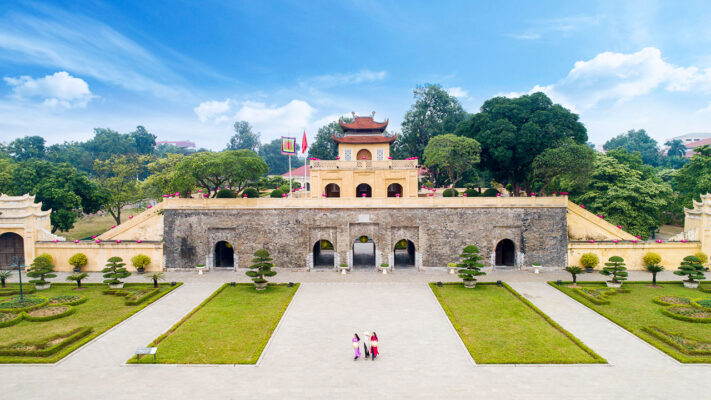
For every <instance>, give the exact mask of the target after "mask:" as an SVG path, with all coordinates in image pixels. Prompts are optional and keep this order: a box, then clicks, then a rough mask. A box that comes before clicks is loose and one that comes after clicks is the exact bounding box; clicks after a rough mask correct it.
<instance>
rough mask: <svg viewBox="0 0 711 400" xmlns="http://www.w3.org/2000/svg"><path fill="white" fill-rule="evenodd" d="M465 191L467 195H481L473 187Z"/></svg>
mask: <svg viewBox="0 0 711 400" xmlns="http://www.w3.org/2000/svg"><path fill="white" fill-rule="evenodd" d="M465 193H466V194H467V197H477V196H480V195H481V193H479V191H478V190H476V189H474V188H472V189H467V191H466V192H465Z"/></svg>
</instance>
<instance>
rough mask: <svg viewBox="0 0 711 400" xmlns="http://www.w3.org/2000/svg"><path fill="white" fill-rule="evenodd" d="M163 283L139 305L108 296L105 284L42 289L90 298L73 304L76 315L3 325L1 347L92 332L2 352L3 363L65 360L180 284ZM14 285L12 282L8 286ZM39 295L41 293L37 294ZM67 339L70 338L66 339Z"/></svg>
mask: <svg viewBox="0 0 711 400" xmlns="http://www.w3.org/2000/svg"><path fill="white" fill-rule="evenodd" d="M180 285H181V284H180V283H179V284H177V285H176V286H169V285H168V284H163V285H161V286H160V288H161V290H160V293H159V294H157V295H156V296H153V297H151V298H150V300H148V301H146V302H145V303H142V304H141V305H138V306H127V305H126V304H124V303H125V300H124V298H122V297H117V296H107V295H105V294H102V292H103V291H104V290H105V289H106V288H107V285H106V284H103V283H85V284H82V286H83V287H85V289H83V290H74V288H76V284H73V283H52V287H51V288H49V289H47V290H42V291H39V292H38V293H39V294H41V295H42V296H43V297H45V296H46V297H48V298H50V297H58V296H74V295H81V296H83V297H85V298H86V301H85V302H83V303H81V304H77V305H75V306H70V307H71V309H72V310H73V314H71V315H68V316H65V317H63V318H59V319H52V320H49V321H37V322H33V321H27V320H21V321H16V322H15V321H13V322H14V324H13V325H12V326H6V327H3V328H0V347H2V346H8V345H12V344H17V343H26V344H41V343H47V342H50V341H51V340H52V338H59V337H65V336H62V335H66V334H67V332H74V331H76V332H77V333H78V332H85V331H84V330H83V329H88V330H90V332H89V333H88V334H83V333H82V334H81V335H72V337H71V340H69V341H68V342H66V343H64V342H62V343H61V346H59V347H58V348H54V349H53V350H52V351H47V349H46V348H42V349H40V350H38V351H37V352H34V353H31V354H25V355H19V354H18V353H15V354H16V355H0V363H3V364H7V363H54V362H57V361H59V360H61V359H62V358H63V357H65V356H66V355H67V354H69V353H71V352H72V351H74V350H76V349H77V348H79V347H81V346H82V345H84V344H85V343H87V342H89V341H90V340H92V339H94V338H95V337H97V336H99V335H101V334H102V333H104V332H106V331H107V330H108V329H110V328H112V327H113V326H115V325H116V324H118V323H120V322H121V321H123V320H125V319H126V318H128V317H130V316H132V315H133V314H135V313H137V312H138V311H140V310H142V309H144V308H145V307H147V306H148V305H149V304H151V303H152V302H154V301H156V300H158V299H160V298H161V297H162V296H165V295H166V294H168V293H170V292H171V291H172V290H174V289H176V288H177V287H179V286H180ZM8 286H10V285H8ZM152 286H153V284H151V283H127V284H126V287H129V288H141V289H142V288H146V289H149V288H152ZM35 295H37V293H35ZM39 318H44V317H39ZM65 340H66V339H65Z"/></svg>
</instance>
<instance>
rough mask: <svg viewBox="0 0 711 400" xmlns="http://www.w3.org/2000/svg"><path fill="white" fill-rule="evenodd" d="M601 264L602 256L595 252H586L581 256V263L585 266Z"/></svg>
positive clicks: (592, 266)
mask: <svg viewBox="0 0 711 400" xmlns="http://www.w3.org/2000/svg"><path fill="white" fill-rule="evenodd" d="M598 264H600V258H599V257H598V256H597V254H595V253H585V254H583V255H582V256H580V265H582V266H583V267H585V268H595V267H597V265H598Z"/></svg>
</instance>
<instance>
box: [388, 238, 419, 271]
mask: <svg viewBox="0 0 711 400" xmlns="http://www.w3.org/2000/svg"><path fill="white" fill-rule="evenodd" d="M394 253H395V254H394V255H393V260H394V264H395V266H396V267H414V266H415V244H414V243H412V241H410V240H407V239H402V240H399V241H398V242H397V243H395V249H394Z"/></svg>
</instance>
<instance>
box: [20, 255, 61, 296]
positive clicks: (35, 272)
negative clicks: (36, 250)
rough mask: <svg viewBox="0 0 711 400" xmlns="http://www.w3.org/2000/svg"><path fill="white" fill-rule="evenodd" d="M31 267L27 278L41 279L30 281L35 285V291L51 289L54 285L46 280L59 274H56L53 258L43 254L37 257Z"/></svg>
mask: <svg viewBox="0 0 711 400" xmlns="http://www.w3.org/2000/svg"><path fill="white" fill-rule="evenodd" d="M30 265H31V267H30V268H28V269H27V276H29V277H30V278H39V279H32V280H30V282H31V283H34V284H35V289H37V290H44V289H49V287H50V286H51V285H52V283H51V282H47V281H46V280H45V279H47V278H55V277H57V274H55V273H54V264H52V257H51V256H50V255H48V254H41V255H39V256H37V257H36V258H35V259H34V261H33V262H32V264H30Z"/></svg>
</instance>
